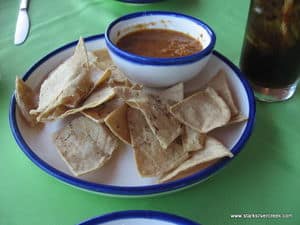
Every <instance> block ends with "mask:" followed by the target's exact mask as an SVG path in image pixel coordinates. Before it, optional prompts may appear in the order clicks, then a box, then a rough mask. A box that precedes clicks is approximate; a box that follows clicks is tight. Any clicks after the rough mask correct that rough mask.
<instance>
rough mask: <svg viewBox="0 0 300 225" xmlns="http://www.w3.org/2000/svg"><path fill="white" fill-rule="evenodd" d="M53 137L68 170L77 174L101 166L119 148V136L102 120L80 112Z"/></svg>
mask: <svg viewBox="0 0 300 225" xmlns="http://www.w3.org/2000/svg"><path fill="white" fill-rule="evenodd" d="M54 141H55V144H56V147H57V149H58V152H59V153H60V155H61V157H62V158H63V160H64V161H65V162H66V164H67V165H68V167H69V168H70V170H71V171H72V172H73V173H74V174H75V175H76V176H80V175H83V174H85V173H88V172H91V171H93V170H96V169H98V168H100V167H102V166H103V165H104V164H105V163H106V162H107V161H108V160H109V159H110V158H111V156H112V154H113V152H114V151H115V150H116V149H117V148H118V145H119V143H118V140H117V138H116V137H114V136H113V135H112V134H111V133H110V131H109V130H108V129H107V128H106V127H105V126H104V125H102V124H97V123H94V122H93V121H91V120H90V119H88V118H86V117H84V116H81V117H78V118H76V119H74V120H72V121H71V122H70V123H69V124H68V125H67V126H65V127H64V128H62V129H61V130H59V131H58V132H57V133H56V134H55V136H54Z"/></svg>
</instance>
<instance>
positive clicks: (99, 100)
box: [57, 87, 115, 119]
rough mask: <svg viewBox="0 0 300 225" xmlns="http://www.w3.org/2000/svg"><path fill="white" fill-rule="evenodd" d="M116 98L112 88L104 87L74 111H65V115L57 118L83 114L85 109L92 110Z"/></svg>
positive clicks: (95, 91)
mask: <svg viewBox="0 0 300 225" xmlns="http://www.w3.org/2000/svg"><path fill="white" fill-rule="evenodd" d="M114 96H115V93H114V90H113V88H111V87H102V88H99V89H97V90H94V92H93V93H92V94H91V95H90V96H89V97H88V98H87V99H86V100H85V101H84V102H83V104H82V105H81V106H80V107H78V108H74V109H69V110H67V111H65V112H64V113H63V114H61V115H59V116H58V117H57V118H60V119H62V118H65V117H67V116H70V115H73V114H75V113H78V112H81V111H83V110H85V109H90V108H94V107H97V106H99V105H101V104H103V103H104V102H106V101H108V100H110V99H112V98H113V97H114Z"/></svg>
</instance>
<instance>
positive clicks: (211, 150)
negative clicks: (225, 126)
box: [159, 136, 233, 183]
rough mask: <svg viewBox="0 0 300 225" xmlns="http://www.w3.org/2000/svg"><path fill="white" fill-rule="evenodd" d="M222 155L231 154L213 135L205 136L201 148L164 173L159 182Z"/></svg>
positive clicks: (228, 155) (227, 155)
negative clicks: (173, 168)
mask: <svg viewBox="0 0 300 225" xmlns="http://www.w3.org/2000/svg"><path fill="white" fill-rule="evenodd" d="M223 157H233V154H232V153H231V152H230V151H229V150H228V149H227V148H226V147H225V146H224V145H223V144H222V143H221V142H219V141H218V140H216V139H215V138H213V137H209V136H207V138H206V142H205V146H204V149H203V150H201V151H196V152H193V154H192V156H191V158H189V159H188V160H186V161H185V162H183V163H182V164H181V165H180V166H178V167H177V168H176V169H175V170H173V171H171V172H169V173H167V174H164V175H163V176H162V177H161V178H160V179H159V182H160V183H162V182H166V181H168V180H171V179H172V178H173V177H175V176H177V175H178V174H179V173H181V172H184V171H186V170H188V169H190V168H193V167H194V166H197V165H200V164H202V163H205V162H209V161H211V160H215V159H219V158H223Z"/></svg>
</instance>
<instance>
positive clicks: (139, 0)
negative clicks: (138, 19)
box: [118, 0, 162, 3]
mask: <svg viewBox="0 0 300 225" xmlns="http://www.w3.org/2000/svg"><path fill="white" fill-rule="evenodd" d="M118 1H120V2H127V3H152V2H159V1H162V0H118Z"/></svg>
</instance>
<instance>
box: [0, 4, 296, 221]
mask: <svg viewBox="0 0 300 225" xmlns="http://www.w3.org/2000/svg"><path fill="white" fill-rule="evenodd" d="M18 4H19V3H18V1H17V0H1V1H0V29H1V32H0V46H1V48H0V124H1V128H0V143H1V147H0V224H3V225H11V224H14V225H15V224H16V225H26V224H30V225H33V224H44V225H60V224H75V223H76V222H79V221H82V220H84V219H87V218H89V217H93V216H96V215H100V214H104V213H108V212H112V211H117V210H128V209H152V210H161V211H165V212H171V213H175V214H178V215H181V216H184V217H187V218H190V219H192V220H195V221H198V222H201V223H203V224H206V225H221V224H300V198H299V191H300V147H299V144H298V143H299V140H300V135H299V133H300V132H299V130H300V120H299V111H300V103H299V100H300V91H299V89H298V91H297V93H296V95H295V96H294V98H293V99H291V100H289V101H287V102H285V103H276V104H264V103H257V119H256V124H255V128H254V132H253V135H252V137H251V138H250V140H249V142H248V143H247V145H246V146H245V149H244V150H243V151H242V152H241V153H240V155H239V156H238V157H237V158H236V159H235V160H233V161H232V162H231V163H230V164H229V165H228V166H227V167H226V168H225V169H224V170H222V171H221V172H219V173H218V174H217V175H215V176H214V177H212V178H211V179H209V180H207V181H205V182H204V183H201V184H199V185H197V186H194V187H192V188H189V189H187V190H184V191H180V192H177V193H173V194H169V195H164V196H161V197H151V198H140V199H126V198H113V197H105V196H101V195H96V194H92V193H88V192H84V191H81V190H78V189H75V188H72V187H70V186H68V185H65V184H63V183H61V182H59V181H57V180H56V179H54V178H53V177H51V176H49V175H47V174H46V173H45V172H43V171H41V170H40V169H39V168H38V167H37V166H35V165H34V164H33V163H32V162H31V161H30V160H29V159H28V158H27V157H26V156H25V155H24V154H23V152H22V151H21V150H20V149H19V147H18V146H17V144H16V143H15V141H14V138H13V136H12V134H11V131H10V128H9V122H8V108H9V101H10V96H11V95H12V93H13V90H14V80H15V76H16V75H19V76H20V75H22V74H24V72H25V71H26V70H27V69H28V68H29V67H30V66H31V65H32V64H33V63H34V62H36V61H37V60H38V59H40V58H41V57H43V56H44V55H45V54H46V53H48V52H49V51H52V50H54V49H56V48H58V47H59V46H61V45H63V44H65V43H68V42H70V41H73V40H76V39H78V37H79V36H89V35H94V34H99V33H102V32H104V30H105V27H106V26H107V24H108V23H109V22H111V21H112V20H113V19H115V18H117V17H119V16H121V15H124V14H126V13H129V12H133V11H140V10H145V9H156V10H172V11H179V12H183V13H187V14H190V15H192V16H195V17H198V18H200V19H202V20H204V21H206V22H207V23H209V24H210V25H211V26H212V27H213V28H214V30H215V31H216V34H217V46H216V48H217V50H219V51H220V52H222V53H223V54H224V55H225V56H227V57H228V58H229V59H231V60H232V61H233V62H234V63H236V64H238V61H239V56H240V51H241V46H242V39H243V34H244V28H245V23H246V18H247V12H248V7H249V0H248V1H246V0H229V1H221V0H210V1H209V0H186V1H183V0H165V1H162V2H159V3H153V4H142V5H135V4H127V3H121V2H118V1H114V0H68V1H60V0H51V1H34V0H32V1H31V2H30V9H29V14H30V18H31V25H32V26H31V31H30V34H29V38H28V40H27V41H26V42H25V44H23V45H21V46H14V45H13V35H14V29H15V22H16V18H17V9H18ZM244 213H248V214H288V215H287V216H288V217H289V218H280V219H275V218H272V219H256V218H252V219H249V218H240V219H237V218H236V219H234V218H231V216H230V215H232V214H244Z"/></svg>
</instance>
